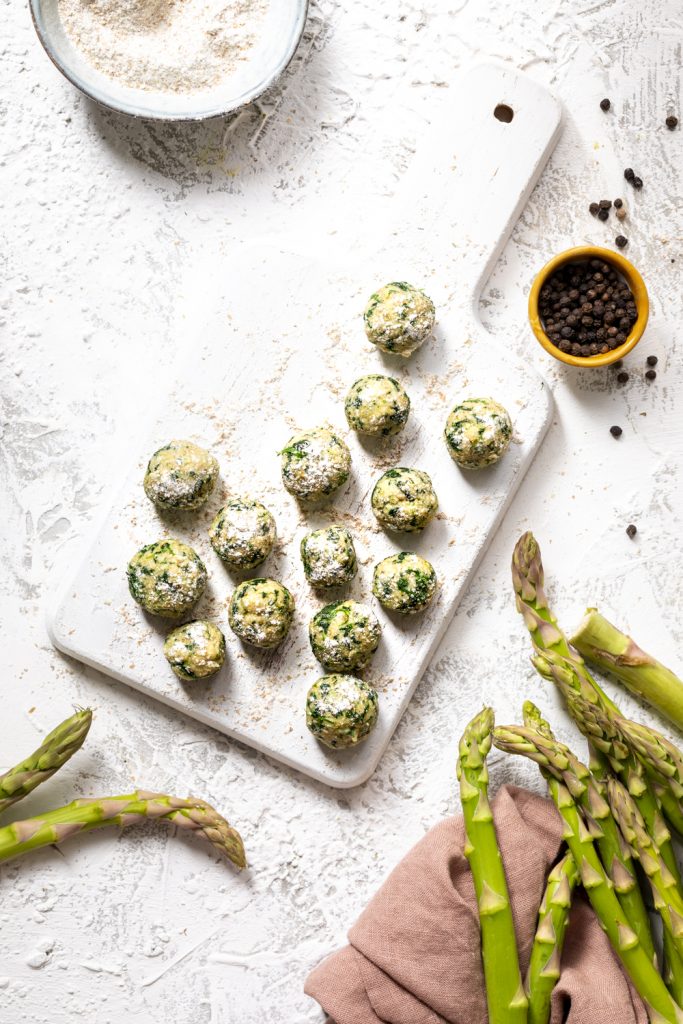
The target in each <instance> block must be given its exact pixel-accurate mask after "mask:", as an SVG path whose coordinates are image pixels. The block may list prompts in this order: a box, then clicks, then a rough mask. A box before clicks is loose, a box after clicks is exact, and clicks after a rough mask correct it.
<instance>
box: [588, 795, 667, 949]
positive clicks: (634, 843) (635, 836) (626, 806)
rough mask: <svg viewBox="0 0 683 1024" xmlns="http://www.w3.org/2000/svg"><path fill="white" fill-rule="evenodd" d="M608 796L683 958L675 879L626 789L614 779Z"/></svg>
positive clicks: (658, 908)
mask: <svg viewBox="0 0 683 1024" xmlns="http://www.w3.org/2000/svg"><path fill="white" fill-rule="evenodd" d="M607 793H608V796H609V802H610V807H611V808H612V812H613V814H614V817H615V818H616V820H617V821H618V822H619V828H620V829H621V831H622V834H623V836H624V838H625V840H626V842H627V843H628V845H629V846H630V847H631V849H632V850H633V851H634V853H635V854H636V856H637V857H638V860H639V861H640V864H641V866H642V868H643V871H644V872H645V874H646V875H647V877H648V879H649V881H650V885H651V887H652V895H653V899H654V904H655V907H656V908H657V910H658V911H659V913H660V915H661V917H662V921H663V923H664V927H665V928H666V929H667V931H668V932H669V934H670V935H671V937H672V938H673V941H674V944H675V946H676V949H677V950H678V952H679V954H683V896H682V895H681V893H680V890H679V888H678V885H677V883H676V879H675V878H674V876H673V875H672V874H671V872H670V871H669V870H668V868H667V866H666V864H665V863H664V860H663V858H662V855H661V851H660V849H659V846H658V844H657V843H656V842H655V840H654V839H653V838H652V836H651V835H650V834H649V833H648V831H647V829H646V827H645V822H644V820H643V817H642V815H641V813H640V811H639V810H638V807H637V805H636V802H635V800H634V799H633V797H632V796H631V794H630V793H629V792H628V790H627V789H626V787H625V786H624V785H623V784H622V783H621V782H619V781H618V780H617V779H615V778H611V779H610V780H609V781H608V783H607Z"/></svg>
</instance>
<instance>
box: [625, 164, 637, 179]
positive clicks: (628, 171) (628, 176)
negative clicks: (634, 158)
mask: <svg viewBox="0 0 683 1024" xmlns="http://www.w3.org/2000/svg"><path fill="white" fill-rule="evenodd" d="M635 176H636V172H635V171H634V170H633V168H632V167H627V168H626V169H625V170H624V177H625V178H626V180H627V181H633V179H634V178H635Z"/></svg>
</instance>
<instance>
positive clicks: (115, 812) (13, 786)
mask: <svg viewBox="0 0 683 1024" xmlns="http://www.w3.org/2000/svg"><path fill="white" fill-rule="evenodd" d="M91 722H92V711H90V710H89V709H86V710H81V711H77V712H76V713H75V714H74V715H72V716H71V717H70V718H67V719H66V721H64V722H62V724H61V725H59V726H57V728H56V729H54V730H53V731H52V732H51V733H50V734H49V735H48V736H46V737H45V739H44V740H43V742H42V744H41V745H40V747H38V749H37V750H35V751H34V752H33V753H32V754H30V755H29V756H28V757H27V758H26V759H25V760H24V761H22V762H21V763H20V764H18V765H16V766H15V767H14V768H10V769H9V770H8V771H6V772H5V773H4V775H0V813H2V811H4V810H5V808H7V807H9V806H10V805H11V804H14V803H16V802H17V801H18V800H21V799H22V797H25V796H26V795H27V794H28V793H30V792H31V791H32V790H34V789H35V788H36V786H39V785H40V784H41V783H42V782H45V780H46V779H49V778H50V776H51V775H54V773H55V772H56V771H57V769H58V768H61V767H62V765H63V764H65V763H66V762H67V761H68V760H69V758H70V757H72V755H73V754H75V753H76V751H77V750H79V749H80V747H81V746H82V744H83V741H84V740H85V737H86V736H87V734H88V730H89V729H90V725H91ZM145 819H149V820H151V821H165V822H168V823H169V824H172V825H176V826H178V827H179V828H182V829H186V830H187V831H191V832H195V833H196V834H197V835H199V836H201V837H202V838H203V839H206V840H207V841H208V842H209V843H211V845H212V846H213V848H214V849H215V850H217V851H218V852H219V853H220V854H221V855H222V856H224V857H227V858H228V860H230V861H232V863H233V864H234V865H235V866H236V867H238V868H243V867H245V865H246V859H245V855H244V846H243V844H242V839H241V837H240V835H239V833H238V832H237V831H236V830H235V829H234V828H233V827H232V826H231V825H229V824H228V822H227V821H226V820H225V819H224V818H223V817H221V815H220V814H219V813H218V812H217V811H215V810H214V808H213V807H211V806H210V805H209V804H207V803H206V801H204V800H198V799H194V798H189V799H186V800H185V799H182V798H180V797H176V796H167V795H165V794H163V793H147V792H144V791H142V790H139V791H137V792H134V793H128V794H126V795H124V796H109V797H101V798H99V799H95V800H74V801H73V803H70V804H67V805H66V806H65V807H60V808H57V809H56V810H52V811H46V812H44V813H43V814H39V815H37V816H36V817H34V818H27V819H25V820H23V821H15V822H13V823H12V824H11V825H5V826H3V827H0V861H5V860H9V859H10V858H12V857H17V856H19V855H20V854H22V853H28V852H29V851H31V850H36V849H39V848H40V847H41V846H50V845H54V844H56V843H61V842H63V841H64V840H65V839H68V838H69V836H72V835H75V834H77V833H79V832H89V831H92V830H93V829H96V828H104V827H106V826H108V825H118V826H119V827H120V828H125V827H128V826H129V825H134V824H136V823H137V822H140V821H144V820H145Z"/></svg>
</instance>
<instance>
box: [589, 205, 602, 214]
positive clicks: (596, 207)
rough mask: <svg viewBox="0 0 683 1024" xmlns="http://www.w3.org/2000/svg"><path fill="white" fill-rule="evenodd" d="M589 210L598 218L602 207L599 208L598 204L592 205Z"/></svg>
mask: <svg viewBox="0 0 683 1024" xmlns="http://www.w3.org/2000/svg"><path fill="white" fill-rule="evenodd" d="M588 209H589V211H590V212H591V213H592V214H593V216H594V217H597V215H598V210H599V209H600V207H599V206H598V204H597V203H591V204H590V206H589V207H588Z"/></svg>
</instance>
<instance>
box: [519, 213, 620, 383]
mask: <svg viewBox="0 0 683 1024" xmlns="http://www.w3.org/2000/svg"><path fill="white" fill-rule="evenodd" d="M601 212H603V211H601ZM604 212H605V213H606V211H604ZM538 312H539V316H540V319H541V323H542V324H543V329H544V331H545V333H546V335H547V337H548V338H549V340H550V341H551V342H552V344H553V345H556V346H557V348H559V349H560V351H561V352H565V353H567V354H571V355H574V356H580V357H582V358H584V359H585V358H590V357H591V356H596V355H599V354H602V355H604V354H606V353H608V352H610V351H611V350H612V349H615V348H617V347H618V346H619V345H622V344H623V343H624V342H625V340H626V338H627V336H628V334H629V332H630V331H631V329H632V327H633V325H634V323H635V322H636V320H637V318H638V313H637V310H636V304H635V299H634V297H633V293H632V292H631V289H630V288H629V286H628V284H627V282H626V281H625V280H624V278H623V277H622V276H621V275H620V274H619V272H618V271H617V270H616V269H615V267H614V266H613V265H612V264H611V263H606V262H605V261H604V260H600V259H591V260H586V261H583V262H579V263H568V264H565V265H564V266H562V267H559V268H558V269H557V270H556V271H554V273H553V274H552V275H551V276H550V277H549V278H548V280H547V281H546V282H545V283H544V285H543V287H542V288H541V291H540V294H539V300H538ZM627 379H628V377H627Z"/></svg>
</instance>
